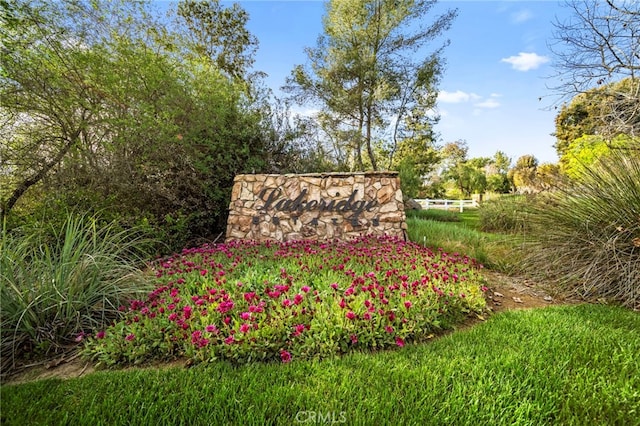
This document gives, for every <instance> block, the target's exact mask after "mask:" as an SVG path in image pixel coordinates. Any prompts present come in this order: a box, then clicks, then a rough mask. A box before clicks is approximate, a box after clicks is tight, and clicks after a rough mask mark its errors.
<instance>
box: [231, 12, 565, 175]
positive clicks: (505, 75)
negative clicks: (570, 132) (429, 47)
mask: <svg viewBox="0 0 640 426" xmlns="http://www.w3.org/2000/svg"><path fill="white" fill-rule="evenodd" d="M224 3H229V4H230V3H231V2H227V1H225V2H224ZM239 3H240V5H241V6H242V7H243V8H244V9H245V10H246V11H247V12H248V13H249V16H250V21H249V23H248V28H249V30H250V31H251V32H252V33H253V34H254V35H255V36H256V37H257V38H258V40H259V42H260V45H259V48H258V52H257V55H256V63H255V66H254V68H255V69H256V70H260V71H264V72H266V73H267V74H268V78H267V80H266V83H267V84H268V85H269V86H270V87H272V88H273V89H274V90H276V91H277V89H278V88H279V87H280V86H282V85H283V84H284V81H285V78H286V77H287V76H288V75H289V73H290V71H291V70H292V68H293V67H294V65H296V64H304V63H306V55H305V54H304V48H305V47H315V45H316V39H317V37H318V35H319V34H321V33H322V16H323V14H324V3H323V2H322V1H272V0H250V1H240V2H239ZM447 8H457V9H458V11H459V15H458V18H457V19H456V21H455V22H454V24H453V27H452V29H451V30H449V31H448V32H447V33H446V34H445V38H448V39H449V40H450V41H451V44H450V46H449V47H448V48H447V49H446V50H445V53H444V57H445V58H446V61H447V67H446V71H445V74H444V77H443V79H442V82H441V84H440V87H439V89H440V93H439V96H438V112H439V113H440V115H441V120H440V122H439V123H438V125H437V127H436V130H437V132H438V133H439V134H440V138H441V140H440V143H445V142H449V141H454V140H458V139H464V140H466V141H467V143H468V145H469V155H470V156H471V157H478V156H488V157H490V156H492V155H493V154H494V153H495V152H496V151H498V150H501V151H504V152H505V153H507V155H508V156H510V157H511V158H512V160H513V161H514V162H515V160H516V159H517V158H518V157H519V156H521V155H525V154H533V155H535V156H536V158H537V159H538V160H539V161H540V162H541V163H544V162H556V161H557V156H556V152H555V149H554V148H553V144H554V142H555V139H554V137H553V136H551V135H550V134H551V133H552V132H553V131H554V117H555V115H556V111H554V110H553V109H551V110H549V108H548V107H549V106H550V105H551V104H552V102H553V100H554V98H553V97H552V96H551V95H552V93H551V92H550V91H549V90H548V89H547V86H553V81H552V80H550V79H548V78H547V77H548V76H549V75H551V74H552V73H553V70H552V68H551V63H552V60H553V58H552V56H551V53H550V51H549V48H548V43H549V42H550V39H551V37H552V33H553V26H552V21H554V19H555V17H556V16H558V17H560V18H562V17H563V16H566V14H567V11H566V9H565V8H563V7H561V6H560V4H559V3H557V2H555V1H449V0H444V1H441V2H440V3H439V4H438V5H437V9H436V10H444V9H447ZM434 16H435V15H434ZM427 19H430V20H433V18H432V17H431V18H429V17H428V18H427ZM429 22H430V21H429ZM438 46H439V44H438V45H437V46H436V45H434V46H433V48H434V49H435V48H436V47H438ZM540 98H542V100H540Z"/></svg>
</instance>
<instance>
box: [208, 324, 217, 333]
mask: <svg viewBox="0 0 640 426" xmlns="http://www.w3.org/2000/svg"><path fill="white" fill-rule="evenodd" d="M205 330H206V331H207V332H209V333H216V334H218V327H216V326H215V325H208V326H207V327H206V328H205Z"/></svg>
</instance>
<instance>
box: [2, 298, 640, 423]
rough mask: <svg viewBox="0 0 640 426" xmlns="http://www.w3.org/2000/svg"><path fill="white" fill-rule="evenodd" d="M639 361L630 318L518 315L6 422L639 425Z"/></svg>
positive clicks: (596, 310)
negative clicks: (396, 344)
mask: <svg viewBox="0 0 640 426" xmlns="http://www.w3.org/2000/svg"><path fill="white" fill-rule="evenodd" d="M639 353H640V315H638V314H637V313H635V312H633V311H630V310H628V309H623V308H619V307H611V306H596V305H580V306H563V307H548V308H544V309H538V310H522V311H511V312H505V313H501V314H499V315H495V316H493V317H491V318H489V319H488V320H487V321H486V322H483V323H481V324H478V325H477V326H475V327H472V328H466V329H464V330H460V331H458V332H455V333H452V334H449V335H447V336H444V337H441V338H438V339H435V340H434V341H432V342H430V343H426V344H420V345H407V346H405V347H404V348H402V349H398V350H393V351H385V352H378V353H353V354H350V355H347V356H344V357H340V358H332V359H328V360H324V361H300V362H293V363H290V364H279V363H278V364H275V363H273V364H264V363H257V364H250V365H246V366H241V367H232V366H230V365H229V364H227V363H213V364H209V365H206V366H205V365H202V366H200V365H199V366H196V367H193V368H190V369H184V368H166V369H152V368H149V369H134V370H127V371H101V372H97V373H94V374H91V375H88V376H86V377H82V378H77V379H69V380H60V379H49V380H43V381H39V382H33V383H27V384H21V385H8V386H7V385H5V386H2V389H1V400H2V412H1V413H2V414H1V416H2V419H1V420H2V421H1V423H2V424H3V425H24V424H91V425H96V424H98V425H99V424H131V425H137V424H193V425H208V424H247V425H291V424H298V423H306V424H329V423H333V424H336V423H337V424H355V425H369V424H371V425H374V424H403V425H412V424H415V425H418V424H421V425H423V424H426V425H429V424H456V425H472V424H473V425H484V424H486V425H488V424H491V425H494V424H495V425H512V424H518V425H547V424H549V425H551V424H553V425H586V424H590V425H591V424H593V425H605V424H606V425H616V424H618V425H638V424H640V359H639V357H638V354H639Z"/></svg>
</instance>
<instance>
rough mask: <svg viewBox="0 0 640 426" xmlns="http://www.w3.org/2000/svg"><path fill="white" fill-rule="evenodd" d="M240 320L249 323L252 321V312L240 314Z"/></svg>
mask: <svg viewBox="0 0 640 426" xmlns="http://www.w3.org/2000/svg"><path fill="white" fill-rule="evenodd" d="M240 318H241V319H243V320H245V321H247V320H250V319H251V312H243V313H241V314H240Z"/></svg>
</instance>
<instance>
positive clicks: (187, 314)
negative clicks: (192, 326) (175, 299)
mask: <svg viewBox="0 0 640 426" xmlns="http://www.w3.org/2000/svg"><path fill="white" fill-rule="evenodd" d="M192 311H193V310H192V308H191V306H189V305H187V306H185V307H184V308H182V312H183V313H184V319H189V318H190V317H191V312H192Z"/></svg>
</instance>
